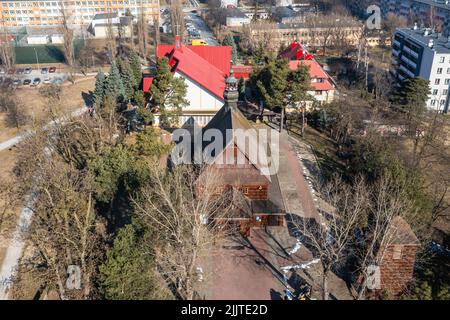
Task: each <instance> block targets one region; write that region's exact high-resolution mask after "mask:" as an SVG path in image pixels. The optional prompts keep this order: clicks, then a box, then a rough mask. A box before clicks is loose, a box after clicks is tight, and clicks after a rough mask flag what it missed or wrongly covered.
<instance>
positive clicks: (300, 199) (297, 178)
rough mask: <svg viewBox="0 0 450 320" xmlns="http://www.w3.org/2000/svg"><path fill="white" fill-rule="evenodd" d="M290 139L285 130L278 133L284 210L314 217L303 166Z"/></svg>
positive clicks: (279, 175)
mask: <svg viewBox="0 0 450 320" xmlns="http://www.w3.org/2000/svg"><path fill="white" fill-rule="evenodd" d="M291 139H292V138H291V137H289V136H288V134H287V133H286V132H282V133H281V134H280V162H279V163H280V165H279V171H278V179H279V181H280V189H281V193H282V195H283V201H284V204H285V207H286V212H287V213H289V214H296V215H299V216H302V217H304V218H314V219H315V218H316V217H317V216H318V214H317V210H316V204H315V203H314V199H313V197H312V196H311V190H310V189H309V188H308V183H307V181H306V180H305V177H304V176H303V174H304V168H303V167H302V165H301V164H300V162H299V159H298V157H297V154H296V152H295V151H294V148H293V147H292V141H291ZM309 183H310V182H309Z"/></svg>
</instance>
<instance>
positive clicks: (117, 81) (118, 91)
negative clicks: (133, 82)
mask: <svg viewBox="0 0 450 320" xmlns="http://www.w3.org/2000/svg"><path fill="white" fill-rule="evenodd" d="M105 95H106V96H109V97H111V98H113V99H114V100H118V99H120V98H121V99H123V97H124V96H125V90H124V87H123V84H122V79H121V77H120V72H119V68H118V66H117V63H116V62H113V63H112V65H111V70H110V72H109V76H108V78H107V79H106V85H105Z"/></svg>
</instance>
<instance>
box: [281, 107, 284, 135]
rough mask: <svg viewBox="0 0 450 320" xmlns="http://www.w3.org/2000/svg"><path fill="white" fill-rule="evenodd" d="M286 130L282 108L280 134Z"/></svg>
mask: <svg viewBox="0 0 450 320" xmlns="http://www.w3.org/2000/svg"><path fill="white" fill-rule="evenodd" d="M283 129H284V107H283V108H281V119H280V132H282V131H283Z"/></svg>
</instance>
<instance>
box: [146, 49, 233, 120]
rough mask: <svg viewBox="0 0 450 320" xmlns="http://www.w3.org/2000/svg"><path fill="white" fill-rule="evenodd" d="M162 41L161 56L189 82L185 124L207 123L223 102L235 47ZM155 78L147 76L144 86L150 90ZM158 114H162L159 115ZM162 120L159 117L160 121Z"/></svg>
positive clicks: (157, 51) (184, 109)
mask: <svg viewBox="0 0 450 320" xmlns="http://www.w3.org/2000/svg"><path fill="white" fill-rule="evenodd" d="M176 42H177V43H176V44H175V45H158V46H157V48H156V55H157V57H158V58H161V57H164V56H165V57H167V58H168V59H169V64H170V66H171V67H172V72H173V73H174V75H175V76H176V77H182V78H184V80H185V83H186V85H187V94H186V99H187V100H188V101H189V104H188V106H186V107H184V108H183V115H182V118H181V121H180V124H181V125H186V124H194V123H195V124H197V125H205V124H207V123H208V122H209V120H211V119H212V117H213V116H214V115H215V114H216V112H217V111H218V110H219V109H220V108H221V107H222V105H223V102H224V100H223V92H224V90H225V79H226V77H227V76H228V74H229V72H230V69H231V47H229V46H190V45H184V44H182V43H181V41H176ZM152 81H153V79H152V78H150V77H144V80H143V90H144V92H148V91H149V90H150V87H151V84H152ZM156 118H158V117H156ZM157 123H158V120H156V124H157Z"/></svg>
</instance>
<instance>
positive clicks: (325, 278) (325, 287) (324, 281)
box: [322, 270, 329, 300]
mask: <svg viewBox="0 0 450 320" xmlns="http://www.w3.org/2000/svg"><path fill="white" fill-rule="evenodd" d="M328 272H329V271H328V270H324V271H323V278H322V299H323V300H328V298H329V292H328Z"/></svg>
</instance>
